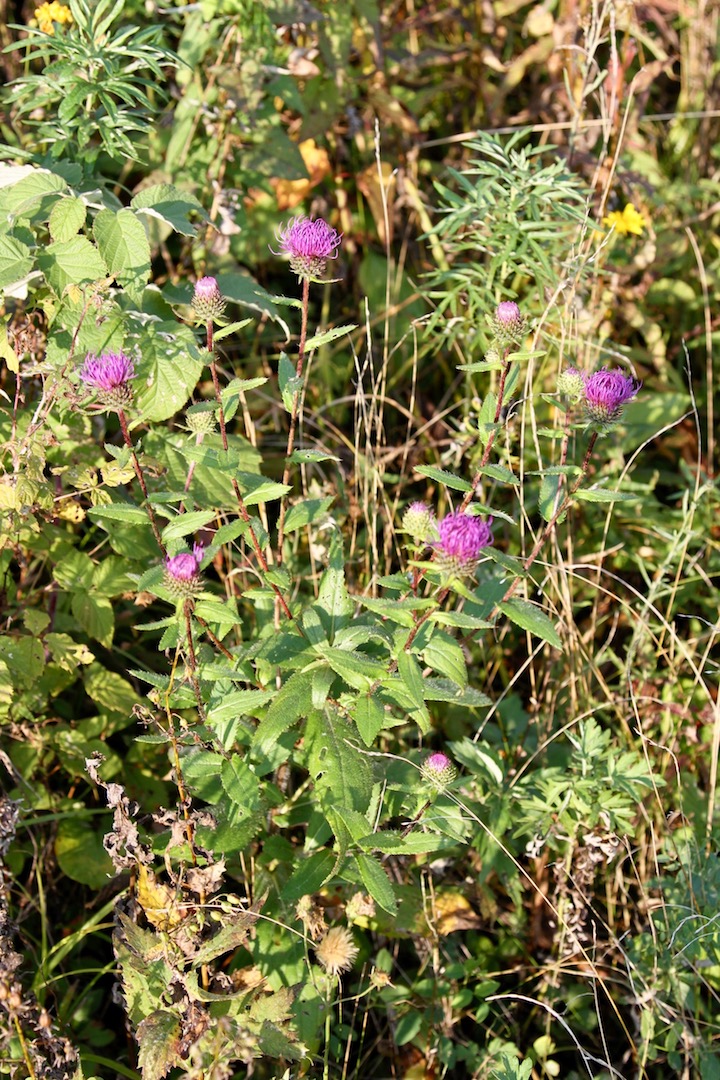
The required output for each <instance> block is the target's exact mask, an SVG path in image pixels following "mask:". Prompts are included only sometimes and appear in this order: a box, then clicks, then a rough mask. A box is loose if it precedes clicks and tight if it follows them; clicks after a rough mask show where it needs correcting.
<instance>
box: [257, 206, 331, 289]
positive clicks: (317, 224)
mask: <svg viewBox="0 0 720 1080" xmlns="http://www.w3.org/2000/svg"><path fill="white" fill-rule="evenodd" d="M276 235H277V240H278V243H279V245H280V251H274V252H273V254H274V255H289V256H290V267H291V269H292V270H293V273H295V274H297V276H298V277H299V278H307V280H308V281H313V280H315V281H316V280H318V279H320V278H322V276H323V274H324V273H325V267H326V265H327V260H328V259H336V258H337V256H338V248H339V246H340V241H341V240H342V233H338V232H337V231H336V230H335V229H333V228H332V226H331V225H328V223H327V221H325V220H324V219H323V218H316V220H315V221H311V220H310V219H309V218H302V217H301V218H294V219H293V220H292V221H289V222H288V224H287V225H286V226H285V228H284V229H281V230H280V232H279V233H277V234H276ZM270 250H271V251H272V250H273V249H272V248H271V249H270Z"/></svg>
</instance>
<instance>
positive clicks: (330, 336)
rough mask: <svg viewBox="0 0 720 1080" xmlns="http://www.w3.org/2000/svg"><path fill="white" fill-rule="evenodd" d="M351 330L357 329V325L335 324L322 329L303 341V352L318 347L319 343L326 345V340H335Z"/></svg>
mask: <svg viewBox="0 0 720 1080" xmlns="http://www.w3.org/2000/svg"><path fill="white" fill-rule="evenodd" d="M353 330H357V326H356V325H355V323H349V324H348V325H347V326H335V327H333V329H332V330H324V331H323V332H322V333H320V334H315V335H314V336H313V337H311V338H308V340H307V341H306V342H305V352H306V353H309V352H311V350H312V349H319V348H320V346H321V345H327V344H328V342H330V341H335V340H336V339H337V338H339V337H343V336H344V335H345V334H351V333H352V332H353Z"/></svg>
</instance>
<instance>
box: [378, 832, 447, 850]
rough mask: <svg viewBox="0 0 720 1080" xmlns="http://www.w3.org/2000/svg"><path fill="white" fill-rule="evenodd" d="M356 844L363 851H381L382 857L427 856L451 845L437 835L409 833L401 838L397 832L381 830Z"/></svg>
mask: <svg viewBox="0 0 720 1080" xmlns="http://www.w3.org/2000/svg"><path fill="white" fill-rule="evenodd" d="M357 843H358V844H359V846H360V847H361V848H363V849H364V850H365V851H381V852H382V853H383V855H427V854H429V853H430V852H431V851H439V850H441V849H442V848H445V847H449V846H451V845H452V844H453V841H452V840H449V839H448V838H447V837H442V836H439V835H438V833H421V832H411V833H408V835H407V836H402V835H401V833H398V832H390V831H389V830H383V831H382V832H376V833H368V834H367V835H365V836H362V837H360V839H359V840H357Z"/></svg>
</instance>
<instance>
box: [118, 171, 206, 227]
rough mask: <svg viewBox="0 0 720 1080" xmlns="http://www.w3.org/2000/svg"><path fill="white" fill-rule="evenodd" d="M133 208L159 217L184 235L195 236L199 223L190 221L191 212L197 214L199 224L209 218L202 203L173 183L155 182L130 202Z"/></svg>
mask: <svg viewBox="0 0 720 1080" xmlns="http://www.w3.org/2000/svg"><path fill="white" fill-rule="evenodd" d="M130 206H131V207H132V208H133V210H137V211H138V213H141V214H148V215H149V216H150V217H156V218H159V219H160V221H164V222H166V223H167V224H168V225H169V226H170V227H171V228H172V229H174V230H175V232H178V233H180V234H181V235H182V236H193V235H194V234H195V230H196V229H197V227H198V226H197V224H195V223H193V222H191V221H190V214H195V215H196V216H197V218H198V224H199V223H200V222H202V221H207V220H208V215H207V214H206V212H205V210H204V209H203V206H202V204H201V203H199V202H198V200H197V199H196V198H195V196H194V195H190V194H188V193H187V192H185V191H181V190H180V189H179V188H176V187H175V186H174V185H173V184H153V186H152V187H147V188H144V189H143V190H142V191H139V192H138V193H137V195H135V196H134V197H133V199H132V200H131V202H130Z"/></svg>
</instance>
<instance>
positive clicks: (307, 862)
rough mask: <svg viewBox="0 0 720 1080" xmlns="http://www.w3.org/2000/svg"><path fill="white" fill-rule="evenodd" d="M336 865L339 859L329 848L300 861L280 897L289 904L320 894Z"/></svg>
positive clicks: (315, 852)
mask: <svg viewBox="0 0 720 1080" xmlns="http://www.w3.org/2000/svg"><path fill="white" fill-rule="evenodd" d="M336 863H337V859H336V858H335V856H334V855H333V853H332V852H331V851H328V850H327V848H322V849H321V850H320V851H314V852H313V853H312V855H308V857H307V858H306V859H301V860H300V862H299V864H298V866H297V867H296V868H295V870H294V871H293V873H292V875H291V876H290V878H289V880H288V881H287V883H286V884H285V886H284V887H283V889H282V891H281V893H280V896H281V897H282V899H283V900H285V901H287V902H288V903H293V902H294V901H296V900H300V898H301V897H303V896H311V895H312V894H313V893H316V892H318V891H319V890H320V889H321V888H322V886H323V885H324V884H325V882H326V881H327V880H328V878H329V877H330V875H331V874H332V873H333V870H334V869H335V865H336Z"/></svg>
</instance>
